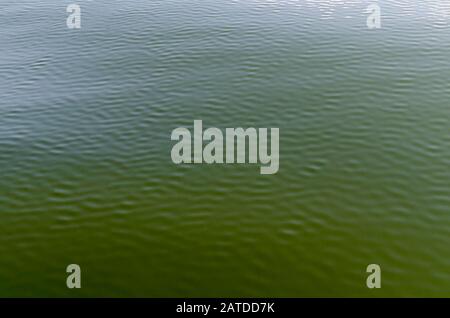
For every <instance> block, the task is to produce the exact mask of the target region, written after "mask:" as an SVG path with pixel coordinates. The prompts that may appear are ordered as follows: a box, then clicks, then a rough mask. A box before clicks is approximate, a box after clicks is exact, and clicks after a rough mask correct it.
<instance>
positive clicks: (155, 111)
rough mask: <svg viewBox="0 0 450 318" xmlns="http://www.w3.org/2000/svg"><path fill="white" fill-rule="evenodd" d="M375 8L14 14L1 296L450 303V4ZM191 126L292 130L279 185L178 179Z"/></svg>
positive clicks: (246, 175)
mask: <svg viewBox="0 0 450 318" xmlns="http://www.w3.org/2000/svg"><path fill="white" fill-rule="evenodd" d="M374 2H376V1H331V0H328V1H327V0H317V1H302V0H298V1H296V0H272V1H269V0H246V1H244V0H241V1H237V0H235V1H232V0H196V1H194V0H164V1H158V0H148V1H144V0H139V1H113V2H111V1H81V0H80V1H77V2H76V3H78V4H80V5H81V10H82V11H81V29H68V28H67V26H66V18H67V16H68V13H66V6H67V5H68V4H70V3H71V2H70V1H56V0H44V1H39V2H36V1H22V0H19V1H10V0H6V1H5V0H2V1H1V5H0V167H1V170H0V220H1V221H0V296H3V297H4V296H32V297H37V296H40V297H47V296H63V297H66V296H68V297H71V296H88V297H91V296H113V297H114V296H125V297H130V296H140V297H166V296H169V297H179V296H181V297H189V296H191V297H192V296H197V297H213V296H221V297H227V296H262V297H276V296H286V297H309V296H339V297H340V296H362V297H381V296H437V297H444V296H445V297H449V296H450V249H449V246H450V183H449V181H450V172H449V166H450V159H449V158H450V137H449V123H450V110H449V106H450V84H449V78H450V62H449V57H450V2H448V1H436V0H430V1H378V3H379V5H380V6H381V23H382V24H381V28H380V29H368V27H367V25H366V19H367V17H368V15H369V14H368V13H367V12H366V8H367V6H368V5H369V4H371V3H374ZM194 119H201V120H203V125H204V126H205V127H218V128H221V129H224V128H226V127H277V128H279V129H280V170H279V171H278V173H277V174H274V175H261V174H260V173H259V166H257V165H220V164H217V165H175V164H174V163H172V161H171V158H170V151H171V148H172V146H173V145H174V142H173V141H171V140H170V134H171V132H172V130H173V129H175V128H176V127H182V126H183V127H188V128H190V129H192V124H193V120H194ZM72 263H75V264H79V265H80V266H81V270H82V288H81V289H78V290H71V289H68V288H67V287H66V277H67V275H68V274H66V266H67V265H68V264H72ZM371 263H375V264H379V265H380V266H381V270H382V276H381V277H382V288H381V289H375V290H372V289H368V288H367V287H366V278H367V275H368V274H367V273H366V267H367V265H368V264H371Z"/></svg>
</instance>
